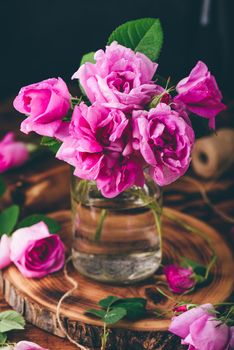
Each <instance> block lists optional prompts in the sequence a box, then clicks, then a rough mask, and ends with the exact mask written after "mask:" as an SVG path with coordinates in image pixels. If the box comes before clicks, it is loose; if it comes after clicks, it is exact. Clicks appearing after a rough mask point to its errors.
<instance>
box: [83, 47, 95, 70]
mask: <svg viewBox="0 0 234 350" xmlns="http://www.w3.org/2000/svg"><path fill="white" fill-rule="evenodd" d="M94 54H95V52H94V51H92V52H89V53H86V54H85V55H84V56H83V57H82V59H81V61H80V66H82V64H85V63H86V62H90V63H95V59H94Z"/></svg>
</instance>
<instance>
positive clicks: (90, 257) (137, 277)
mask: <svg viewBox="0 0 234 350" xmlns="http://www.w3.org/2000/svg"><path fill="white" fill-rule="evenodd" d="M72 256H73V265H74V267H75V268H76V270H77V271H78V272H80V273H81V274H82V275H84V276H87V277H89V278H91V279H93V280H96V281H98V282H104V283H110V284H131V283H136V282H139V281H142V280H145V279H147V278H149V277H150V276H152V275H153V274H154V273H155V272H156V271H157V269H158V268H159V267H160V264H161V258H162V255H161V250H160V249H159V250H158V251H151V252H139V253H132V254H129V255H126V254H125V255H120V254H119V255H97V254H96V255H94V254H85V253H81V252H77V251H76V250H74V249H73V251H72Z"/></svg>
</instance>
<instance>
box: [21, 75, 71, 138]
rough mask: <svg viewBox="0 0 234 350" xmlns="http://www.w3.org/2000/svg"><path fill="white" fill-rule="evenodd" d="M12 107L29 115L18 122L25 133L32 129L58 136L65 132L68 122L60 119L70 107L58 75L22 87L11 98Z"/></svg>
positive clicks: (67, 94)
mask: <svg viewBox="0 0 234 350" xmlns="http://www.w3.org/2000/svg"><path fill="white" fill-rule="evenodd" d="M14 107H15V109H17V110H18V111H19V112H21V113H24V114H26V115H28V118H26V119H25V120H24V121H23V122H22V123H21V131H22V132H24V133H25V134H28V133H29V132H30V131H35V132H36V133H37V134H39V135H43V136H50V137H56V138H58V139H63V138H64V134H65V135H66V131H67V125H68V123H67V122H63V121H62V120H63V117H65V116H66V114H67V112H68V110H69V108H70V94H69V91H68V88H67V85H66V84H65V82H64V81H63V80H62V79H61V78H58V79H55V78H52V79H47V80H43V81H42V82H40V83H36V84H32V85H28V86H25V87H23V88H22V89H21V90H20V92H19V95H18V96H17V97H16V98H15V100H14Z"/></svg>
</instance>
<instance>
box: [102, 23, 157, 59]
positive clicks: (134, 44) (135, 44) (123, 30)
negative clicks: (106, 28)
mask: <svg viewBox="0 0 234 350" xmlns="http://www.w3.org/2000/svg"><path fill="white" fill-rule="evenodd" d="M113 41H117V42H118V43H119V44H121V45H124V46H126V47H129V48H131V49H133V50H134V51H139V52H142V53H143V54H145V55H146V56H148V57H149V58H150V59H151V60H152V61H156V60H157V59H158V57H159V54H160V51H161V48H162V44H163V30H162V26H161V22H160V20H159V19H158V18H142V19H137V20H133V21H129V22H126V23H124V24H122V25H120V26H119V27H118V28H116V29H115V30H114V31H113V32H112V34H111V35H110V37H109V39H108V44H111V43H112V42H113Z"/></svg>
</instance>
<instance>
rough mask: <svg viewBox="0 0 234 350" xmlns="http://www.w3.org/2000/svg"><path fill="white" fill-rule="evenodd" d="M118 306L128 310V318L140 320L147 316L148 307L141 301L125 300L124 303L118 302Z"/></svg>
mask: <svg viewBox="0 0 234 350" xmlns="http://www.w3.org/2000/svg"><path fill="white" fill-rule="evenodd" d="M117 305H118V307H120V308H123V309H125V310H126V312H127V314H126V318H128V319H129V320H138V319H140V318H142V317H144V316H145V314H146V308H145V306H144V305H143V304H141V303H136V302H135V303H134V302H133V303H131V302H124V303H121V302H120V303H117Z"/></svg>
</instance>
